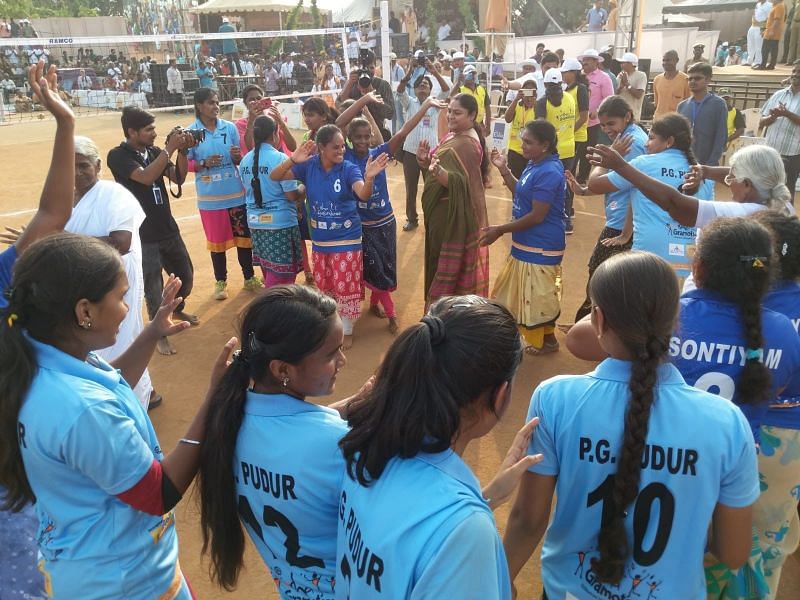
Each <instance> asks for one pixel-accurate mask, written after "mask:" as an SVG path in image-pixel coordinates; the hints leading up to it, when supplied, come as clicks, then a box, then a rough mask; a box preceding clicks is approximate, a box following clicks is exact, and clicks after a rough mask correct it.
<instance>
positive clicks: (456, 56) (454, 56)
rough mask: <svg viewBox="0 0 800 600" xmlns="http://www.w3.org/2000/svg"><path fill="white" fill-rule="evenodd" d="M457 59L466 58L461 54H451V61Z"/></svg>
mask: <svg viewBox="0 0 800 600" xmlns="http://www.w3.org/2000/svg"><path fill="white" fill-rule="evenodd" d="M458 58H466V56H464V53H463V52H453V60H456V59H458Z"/></svg>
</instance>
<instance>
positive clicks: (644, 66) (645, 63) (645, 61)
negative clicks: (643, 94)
mask: <svg viewBox="0 0 800 600" xmlns="http://www.w3.org/2000/svg"><path fill="white" fill-rule="evenodd" d="M651 62H652V60H651V59H649V58H640V59H639V66H638V67H636V68H637V69H638V70H639V71H642V72H643V73H644V74H645V75H647V81H650V65H651Z"/></svg>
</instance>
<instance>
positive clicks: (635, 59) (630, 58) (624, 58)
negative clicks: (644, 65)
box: [619, 52, 639, 65]
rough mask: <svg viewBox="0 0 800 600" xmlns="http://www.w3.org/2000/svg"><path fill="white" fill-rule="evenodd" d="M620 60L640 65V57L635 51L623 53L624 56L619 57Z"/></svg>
mask: <svg viewBox="0 0 800 600" xmlns="http://www.w3.org/2000/svg"><path fill="white" fill-rule="evenodd" d="M619 62H621V63H624V62H629V63H631V64H634V65H638V64H639V57H638V56H636V55H635V54H634V53H633V52H626V53H625V54H623V55H622V58H620V59H619Z"/></svg>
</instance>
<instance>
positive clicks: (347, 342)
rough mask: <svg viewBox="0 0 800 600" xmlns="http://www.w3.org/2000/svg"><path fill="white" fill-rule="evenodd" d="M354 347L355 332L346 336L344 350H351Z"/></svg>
mask: <svg viewBox="0 0 800 600" xmlns="http://www.w3.org/2000/svg"><path fill="white" fill-rule="evenodd" d="M352 347H353V334H352V333H351V334H350V335H346V336H344V341H342V350H350V348H352Z"/></svg>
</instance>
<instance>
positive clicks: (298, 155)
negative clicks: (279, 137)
mask: <svg viewBox="0 0 800 600" xmlns="http://www.w3.org/2000/svg"><path fill="white" fill-rule="evenodd" d="M316 150H317V143H316V142H314V141H313V140H308V141H307V142H305V143H304V144H302V145H300V146H299V147H298V148H297V150H295V151H294V152H293V153H292V160H293V161H294V162H296V163H304V162H306V161H307V160H308V159H310V158H311V157H312V156H314V154H316Z"/></svg>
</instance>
